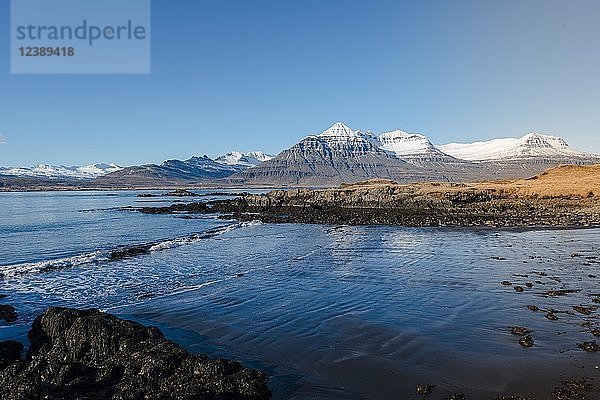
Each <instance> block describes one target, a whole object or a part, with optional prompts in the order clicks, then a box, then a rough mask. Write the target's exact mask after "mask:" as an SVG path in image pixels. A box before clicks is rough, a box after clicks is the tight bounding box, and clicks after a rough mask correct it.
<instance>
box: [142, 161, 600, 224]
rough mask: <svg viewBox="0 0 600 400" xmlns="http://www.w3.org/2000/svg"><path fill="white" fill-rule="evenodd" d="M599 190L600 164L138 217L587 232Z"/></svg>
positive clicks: (298, 193)
mask: <svg viewBox="0 0 600 400" xmlns="http://www.w3.org/2000/svg"><path fill="white" fill-rule="evenodd" d="M598 187H600V165H598V166H590V167H583V166H561V167H557V168H554V169H551V170H548V171H546V172H544V173H542V174H540V175H538V176H536V177H534V178H530V179H524V180H514V181H491V182H475V183H469V184H466V183H421V184H412V185H400V184H398V183H396V182H393V181H389V180H385V179H377V180H371V181H366V182H360V183H356V184H351V185H342V186H340V187H338V188H333V189H290V190H274V191H271V192H269V193H265V194H246V195H243V196H240V197H239V198H236V199H232V200H218V201H212V202H209V203H191V204H177V205H174V206H170V207H157V208H146V209H140V211H143V212H152V213H171V212H190V213H194V212H200V213H206V212H211V213H214V212H219V213H224V215H223V218H235V219H238V220H254V219H256V220H261V221H263V222H301V223H323V224H351V225H402V226H417V227H419V226H475V227H487V226H489V227H540V226H547V227H589V226H600V196H598V195H597V191H598ZM594 190H595V191H596V192H594Z"/></svg>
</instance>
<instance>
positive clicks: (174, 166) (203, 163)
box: [96, 151, 272, 186]
mask: <svg viewBox="0 0 600 400" xmlns="http://www.w3.org/2000/svg"><path fill="white" fill-rule="evenodd" d="M271 158H272V156H271V155H269V154H266V153H263V152H260V151H254V152H248V153H242V152H239V151H232V152H229V153H227V154H225V155H222V156H220V157H217V158H215V159H212V158H210V157H208V156H207V155H204V156H202V157H191V158H189V159H187V160H183V161H182V160H167V161H164V162H163V163H161V164H160V165H156V164H146V165H140V166H132V167H127V168H123V169H121V170H119V171H115V172H113V173H111V174H107V175H104V176H101V177H99V178H98V179H97V180H96V182H97V183H98V184H99V185H103V186H106V185H108V186H110V185H115V186H122V185H125V186H155V185H175V184H182V183H187V184H194V183H201V182H207V181H215V180H219V179H224V178H227V177H230V176H232V175H234V174H236V173H241V172H243V171H245V170H247V169H249V168H252V167H254V166H256V165H258V164H260V163H261V162H262V161H261V160H270V159H271Z"/></svg>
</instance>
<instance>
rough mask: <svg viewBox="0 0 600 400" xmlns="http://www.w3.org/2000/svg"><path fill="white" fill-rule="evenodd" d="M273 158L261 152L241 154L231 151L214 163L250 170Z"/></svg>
mask: <svg viewBox="0 0 600 400" xmlns="http://www.w3.org/2000/svg"><path fill="white" fill-rule="evenodd" d="M273 157H274V156H272V155H270V154H266V153H263V152H262V151H251V152H248V153H242V152H240V151H231V152H229V153H227V154H224V155H222V156H220V157H217V158H216V159H215V161H216V162H218V163H221V164H225V165H233V166H239V167H241V168H242V169H245V168H252V167H255V166H257V165H258V164H260V163H262V162H265V161H268V160H270V159H272V158H273Z"/></svg>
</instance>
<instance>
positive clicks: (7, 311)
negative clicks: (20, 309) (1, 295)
mask: <svg viewBox="0 0 600 400" xmlns="http://www.w3.org/2000/svg"><path fill="white" fill-rule="evenodd" d="M18 317H19V314H17V310H15V308H14V307H13V306H11V305H8V304H0V321H2V320H4V321H6V322H15V321H16V320H17V318H18Z"/></svg>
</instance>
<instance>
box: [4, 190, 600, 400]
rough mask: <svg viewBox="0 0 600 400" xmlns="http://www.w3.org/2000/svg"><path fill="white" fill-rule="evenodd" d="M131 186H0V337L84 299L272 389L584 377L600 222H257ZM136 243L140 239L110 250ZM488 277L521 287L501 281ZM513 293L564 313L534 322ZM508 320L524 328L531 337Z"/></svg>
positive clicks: (312, 392)
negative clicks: (565, 225)
mask: <svg viewBox="0 0 600 400" xmlns="http://www.w3.org/2000/svg"><path fill="white" fill-rule="evenodd" d="M136 194H137V193H136V192H114V193H106V192H85V193H7V194H0V237H1V238H2V239H1V240H2V242H1V244H2V245H1V247H0V273H3V274H4V277H3V278H0V292H2V293H6V294H9V297H8V298H7V299H6V301H7V302H9V303H11V304H13V305H14V306H15V307H16V308H17V310H18V312H19V314H20V317H21V318H20V320H19V322H18V323H17V324H14V325H10V326H0V340H3V339H6V338H15V337H18V338H20V339H21V340H26V339H25V337H24V335H25V333H26V331H27V329H28V327H29V324H30V323H31V321H32V319H33V318H34V317H35V315H37V314H38V313H40V312H41V311H42V310H43V309H44V308H45V307H47V306H48V305H64V306H74V307H98V308H101V309H103V310H107V311H109V312H111V313H113V314H116V315H119V316H122V317H126V318H131V319H136V320H138V321H141V322H144V323H148V324H154V325H158V326H160V328H161V329H162V330H163V332H165V334H166V336H167V337H169V338H171V339H173V340H175V341H176V342H178V343H180V344H181V345H182V346H184V347H186V348H187V349H188V350H190V351H192V352H203V353H207V354H209V355H211V356H225V357H232V358H236V359H239V360H241V361H243V362H244V363H245V364H246V365H248V366H253V367H258V368H262V369H264V370H265V371H267V372H268V373H269V374H270V375H271V387H272V388H273V391H274V393H275V398H279V399H287V398H294V399H305V398H326V399H337V398H340V399H341V398H356V399H360V398H369V399H388V398H389V399H396V398H399V397H401V398H407V399H410V398H417V397H418V396H417V395H416V394H415V387H416V385H418V384H423V383H428V384H433V385H436V387H435V389H434V392H433V395H432V396H431V397H430V398H432V399H437V398H444V397H445V396H446V395H447V394H449V393H451V392H462V393H465V394H466V395H467V398H470V399H479V398H481V399H484V398H494V397H495V396H496V395H497V394H499V393H510V394H519V395H527V396H535V397H536V398H551V392H552V388H553V387H554V386H556V385H557V384H558V383H559V382H560V381H561V380H563V379H567V378H573V377H578V376H586V377H590V378H596V380H598V379H599V378H598V374H599V370H598V367H597V365H598V364H599V363H600V359H599V358H598V355H597V354H596V353H587V352H584V351H582V350H580V349H578V348H577V343H579V342H582V341H590V340H593V339H594V337H593V336H592V335H591V334H590V329H591V327H599V326H600V321H598V320H597V317H596V313H595V312H594V313H592V314H591V315H590V316H585V315H582V314H579V313H577V312H575V311H574V310H573V309H572V308H571V307H572V306H574V305H579V304H587V305H591V304H593V303H592V299H593V297H592V296H590V295H591V294H596V293H600V287H599V285H598V283H599V278H598V276H600V258H595V257H600V254H599V253H600V230H597V229H590V230H546V231H528V232H525V231H511V230H502V231H494V230H474V229H435V228H427V229H416V228H401V227H347V226H340V227H338V226H335V227H334V226H318V225H291V224H282V225H272V224H260V223H238V222H236V221H223V220H219V219H216V218H214V217H209V218H194V219H189V218H185V216H182V215H147V214H141V213H136V212H133V211H127V210H126V209H122V208H120V207H126V206H139V205H141V204H143V205H148V204H156V203H157V202H164V201H166V200H169V199H166V198H151V199H146V198H144V199H141V198H137V197H135V196H136ZM171 200H172V199H171ZM160 204H164V203H160ZM147 243H152V244H153V247H152V251H151V252H150V253H149V254H146V255H142V256H139V257H135V258H131V259H127V260H120V261H110V257H109V256H110V252H111V251H112V250H114V249H116V248H119V247H121V246H131V245H136V244H147ZM572 256H574V257H572ZM521 275H527V277H524V276H521ZM504 280H508V281H511V282H512V283H514V284H520V285H522V286H525V283H526V282H531V283H533V285H534V286H533V287H532V288H525V291H524V292H523V293H517V292H516V291H515V290H514V289H513V287H512V286H503V285H501V284H500V282H501V281H504ZM536 281H537V282H536ZM551 289H580V290H581V291H580V292H578V293H574V294H570V295H567V296H561V297H547V296H545V295H544V292H546V291H548V290H551ZM528 304H535V305H537V306H539V307H540V308H543V309H549V308H553V309H556V310H559V311H568V313H557V316H558V317H559V320H557V321H549V320H547V319H546V318H544V313H543V312H537V313H536V312H532V311H530V310H528V309H527V308H526V306H527V305H528ZM584 321H590V324H591V325H590V326H587V327H583V326H581V325H580V324H581V323H582V322H584ZM513 325H521V326H525V327H527V328H529V329H531V330H533V331H534V333H533V334H532V336H533V338H534V340H535V345H534V346H533V347H532V348H529V349H525V348H522V347H521V346H520V345H519V344H518V337H517V336H514V335H511V334H510V333H509V332H508V327H509V326H513Z"/></svg>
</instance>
